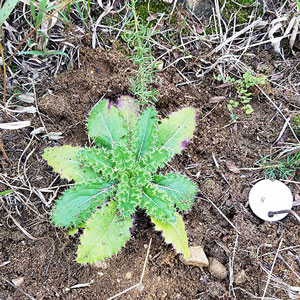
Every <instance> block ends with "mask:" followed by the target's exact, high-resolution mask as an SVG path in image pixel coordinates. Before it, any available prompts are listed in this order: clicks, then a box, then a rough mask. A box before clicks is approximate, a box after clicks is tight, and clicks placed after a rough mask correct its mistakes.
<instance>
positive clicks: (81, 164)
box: [43, 96, 197, 263]
mask: <svg viewBox="0 0 300 300" xmlns="http://www.w3.org/2000/svg"><path fill="white" fill-rule="evenodd" d="M194 129H195V110H194V109H193V108H191V107H186V108H183V109H181V110H179V111H177V112H174V113H172V114H171V115H170V116H169V118H166V119H162V120H161V122H159V121H158V116H157V112H156V110H155V109H154V108H152V107H149V108H147V109H146V110H144V111H143V112H141V113H140V112H139V105H138V104H137V103H136V102H135V101H134V100H133V99H132V98H131V97H128V96H123V97H121V98H120V99H119V101H118V103H117V105H114V104H113V103H111V102H109V101H107V100H104V101H100V102H98V103H97V104H96V105H95V106H94V108H93V109H92V110H91V112H90V115H89V118H88V132H89V136H90V137H91V139H92V141H93V146H92V147H88V148H82V147H78V146H70V145H65V146H62V147H53V148H47V149H45V152H44V154H43V158H44V159H46V160H47V162H48V164H49V165H51V166H52V167H53V169H54V170H55V171H56V172H58V173H59V174H60V176H61V177H62V178H66V179H67V180H74V182H75V185H74V186H73V187H71V188H70V189H68V190H66V191H65V192H64V193H63V195H62V197H61V198H60V199H59V200H58V201H57V203H56V206H55V207H54V209H53V211H52V221H53V223H54V224H55V225H56V226H60V227H66V228H71V229H74V228H85V229H84V231H83V234H82V236H81V244H80V245H79V248H78V252H77V261H78V262H79V263H93V262H95V261H102V260H104V259H105V258H109V257H111V256H112V255H113V254H115V253H117V252H119V251H120V249H121V248H122V247H123V246H124V245H125V243H126V241H128V240H129V239H130V228H132V226H133V219H132V217H133V214H134V212H135V209H136V208H137V207H139V208H141V209H144V210H145V211H146V213H147V214H148V215H149V216H150V218H151V220H152V222H153V223H154V224H155V228H156V230H158V231H162V234H163V236H164V237H165V241H166V242H167V243H171V244H172V245H173V247H174V248H175V250H176V251H177V252H178V253H182V254H183V255H184V257H185V258H186V259H188V258H189V248H188V241H187V235H186V232H185V228H184V223H183V220H182V217H181V216H180V215H179V214H178V212H177V210H181V211H188V210H189V209H190V207H191V206H192V204H193V202H194V198H195V195H196V192H197V187H196V185H195V184H194V183H193V182H192V181H190V180H189V179H188V178H187V177H185V176H183V175H181V174H179V173H166V174H164V175H163V174H156V171H157V169H158V168H161V167H163V166H164V164H165V163H166V162H168V161H169V160H170V159H171V158H172V157H173V156H174V155H176V154H179V153H180V152H181V151H182V150H183V149H184V148H185V147H186V146H187V144H188V142H189V141H190V139H191V138H192V136H193V131H194Z"/></svg>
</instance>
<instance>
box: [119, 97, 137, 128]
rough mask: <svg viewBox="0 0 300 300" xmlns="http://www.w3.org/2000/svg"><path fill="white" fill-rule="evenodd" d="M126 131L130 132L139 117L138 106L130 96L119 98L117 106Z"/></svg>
mask: <svg viewBox="0 0 300 300" xmlns="http://www.w3.org/2000/svg"><path fill="white" fill-rule="evenodd" d="M117 107H118V109H119V111H120V113H121V116H122V117H123V118H124V120H125V122H126V127H127V128H128V130H132V129H133V128H134V127H135V125H136V122H137V120H138V117H139V104H138V103H137V102H136V101H135V100H134V99H133V98H132V97H130V96H121V97H120V98H119V99H118V105H117Z"/></svg>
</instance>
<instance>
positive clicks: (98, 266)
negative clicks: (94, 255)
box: [95, 261, 108, 270]
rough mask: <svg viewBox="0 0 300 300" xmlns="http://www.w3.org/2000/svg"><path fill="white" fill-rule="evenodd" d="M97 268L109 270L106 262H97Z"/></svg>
mask: <svg viewBox="0 0 300 300" xmlns="http://www.w3.org/2000/svg"><path fill="white" fill-rule="evenodd" d="M95 267H96V268H100V269H104V270H106V269H107V268H108V265H107V262H105V261H96V262H95Z"/></svg>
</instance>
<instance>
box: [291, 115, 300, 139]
mask: <svg viewBox="0 0 300 300" xmlns="http://www.w3.org/2000/svg"><path fill="white" fill-rule="evenodd" d="M293 125H294V126H295V129H296V130H295V131H296V134H297V136H300V114H297V115H296V116H294V118H293Z"/></svg>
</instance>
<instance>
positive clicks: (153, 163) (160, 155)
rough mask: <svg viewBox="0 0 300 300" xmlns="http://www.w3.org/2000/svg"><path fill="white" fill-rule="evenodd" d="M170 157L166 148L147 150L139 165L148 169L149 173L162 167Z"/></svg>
mask: <svg viewBox="0 0 300 300" xmlns="http://www.w3.org/2000/svg"><path fill="white" fill-rule="evenodd" d="M169 159H170V154H169V151H168V150H166V149H163V148H161V149H154V150H153V151H151V152H147V153H145V154H144V155H143V157H142V158H141V160H140V162H139V165H140V166H141V168H142V169H144V170H148V171H150V172H151V173H154V172H156V170H157V169H158V168H162V167H163V166H164V164H165V163H167V162H168V160H169Z"/></svg>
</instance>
